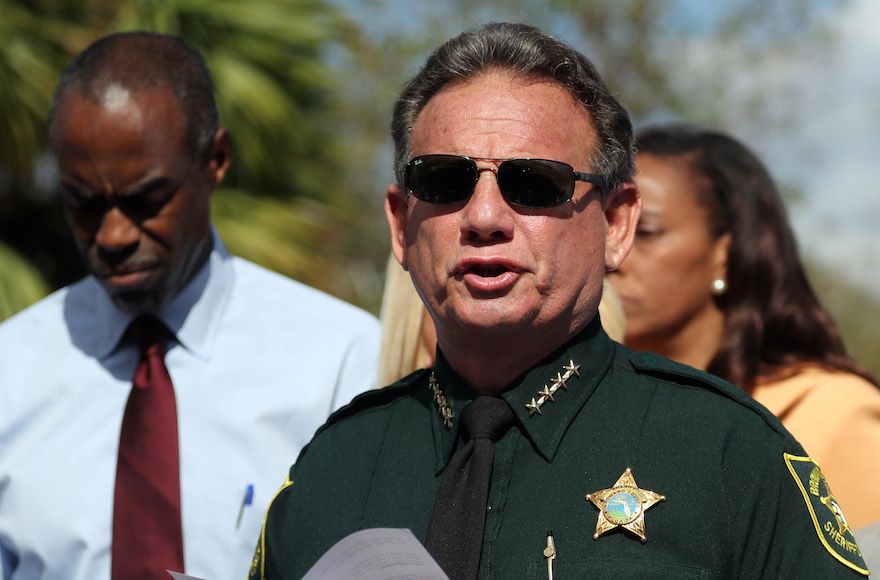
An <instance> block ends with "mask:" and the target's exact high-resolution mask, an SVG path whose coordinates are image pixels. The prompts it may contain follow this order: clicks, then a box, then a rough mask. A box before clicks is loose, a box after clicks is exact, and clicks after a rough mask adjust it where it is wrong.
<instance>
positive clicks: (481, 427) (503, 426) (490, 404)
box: [461, 396, 514, 441]
mask: <svg viewBox="0 0 880 580" xmlns="http://www.w3.org/2000/svg"><path fill="white" fill-rule="evenodd" d="M513 419H514V415H513V411H512V410H511V408H510V406H509V405H508V404H507V403H506V402H505V401H504V399H500V398H498V397H487V396H481V397H477V398H476V399H474V400H473V401H471V402H470V404H469V405H468V406H467V407H465V408H464V410H463V411H462V412H461V425H462V427H464V430H465V431H466V432H467V433H468V435H469V436H470V438H471V439H491V440H492V441H498V440H499V439H500V438H501V437H502V436H503V435H504V433H506V432H507V430H508V429H509V428H510V426H511V425H513Z"/></svg>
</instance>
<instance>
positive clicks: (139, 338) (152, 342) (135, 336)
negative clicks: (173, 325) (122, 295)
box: [128, 314, 174, 354]
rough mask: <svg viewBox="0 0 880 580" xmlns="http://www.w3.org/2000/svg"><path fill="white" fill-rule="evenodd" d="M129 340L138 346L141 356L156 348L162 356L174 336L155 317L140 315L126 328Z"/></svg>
mask: <svg viewBox="0 0 880 580" xmlns="http://www.w3.org/2000/svg"><path fill="white" fill-rule="evenodd" d="M128 331H129V332H130V333H131V338H132V340H134V342H135V344H136V345H137V346H138V351H139V352H140V353H141V354H143V353H145V352H147V350H149V349H150V347H154V346H158V347H160V350H161V352H162V353H163V354H164V352H165V346H166V345H167V344H168V341H169V340H171V339H172V338H173V337H174V335H173V334H172V333H171V331H170V330H168V327H167V326H165V324H163V323H162V321H161V320H159V319H158V318H156V317H155V316H149V315H146V314H142V315H140V316H138V317H137V318H135V319H134V321H132V323H131V326H129V327H128Z"/></svg>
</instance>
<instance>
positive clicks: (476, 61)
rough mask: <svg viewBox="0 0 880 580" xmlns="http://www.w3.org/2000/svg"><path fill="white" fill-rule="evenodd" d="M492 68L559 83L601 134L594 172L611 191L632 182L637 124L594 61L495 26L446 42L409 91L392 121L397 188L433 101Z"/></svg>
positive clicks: (541, 37) (542, 38)
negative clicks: (421, 118)
mask: <svg viewBox="0 0 880 580" xmlns="http://www.w3.org/2000/svg"><path fill="white" fill-rule="evenodd" d="M491 69H502V70H509V71H511V72H513V73H514V74H517V75H522V76H524V77H537V78H545V79H548V80H551V81H554V82H557V83H559V84H560V85H561V86H562V87H563V88H565V89H566V90H567V91H568V92H569V93H570V94H571V95H572V96H573V97H574V98H575V99H576V100H577V101H578V102H579V103H581V104H582V105H583V107H584V109H585V110H586V111H587V113H588V114H589V116H590V120H591V121H592V123H593V126H594V127H595V129H596V132H597V133H598V136H599V143H600V144H599V149H598V151H597V152H596V153H595V154H594V155H593V156H592V158H590V159H587V160H586V161H587V162H588V163H589V164H590V166H591V167H590V171H592V172H593V173H597V174H599V175H602V176H603V177H605V179H606V180H607V182H608V187H609V189H610V190H611V191H613V190H615V189H617V188H618V187H619V186H620V185H621V184H622V183H623V182H625V181H629V180H630V179H632V176H633V171H634V162H633V157H634V155H633V137H632V123H631V122H630V120H629V115H628V114H627V112H626V110H625V109H624V108H623V107H622V106H621V104H620V103H619V102H617V99H615V98H614V97H613V96H612V95H611V91H609V90H608V87H607V86H605V82H604V81H603V80H602V78H601V77H600V76H599V73H598V72H597V71H596V68H595V67H594V66H593V63H592V62H590V60H589V59H588V58H587V57H585V56H584V55H583V54H581V53H580V52H578V51H576V50H575V49H573V48H571V47H569V46H568V45H566V44H564V43H562V42H560V41H558V40H557V39H555V38H553V37H552V36H549V35H547V34H545V33H544V32H542V31H540V30H538V29H537V28H534V27H532V26H527V25H525V24H510V23H492V24H486V25H484V26H481V27H480V28H477V29H475V30H471V31H468V32H464V33H462V34H460V35H459V36H456V37H455V38H453V39H451V40H448V41H446V42H445V43H444V44H443V45H442V46H440V48H438V49H437V50H435V51H434V52H433V53H432V54H431V56H429V57H428V60H427V62H425V66H424V67H422V70H420V71H419V73H418V74H417V75H416V76H415V77H414V78H413V79H412V80H410V81H409V83H408V84H407V85H406V87H405V88H404V90H403V93H402V94H401V95H400V98H399V99H398V100H397V104H396V105H395V107H394V116H393V118H392V121H391V136H392V138H393V139H394V170H395V175H396V178H397V182H398V184H401V185H402V184H403V172H404V168H405V167H406V164H407V162H408V161H409V160H410V156H411V150H410V136H411V134H412V129H413V126H414V125H415V122H416V119H417V118H418V116H419V113H420V112H421V111H422V109H423V108H424V107H425V105H426V104H427V103H428V101H429V100H431V97H433V96H434V95H436V94H437V93H438V92H440V90H441V89H443V87H445V86H446V85H447V84H449V83H451V82H453V81H461V80H465V79H470V78H473V77H475V76H477V75H479V74H480V73H482V72H484V71H487V70H491Z"/></svg>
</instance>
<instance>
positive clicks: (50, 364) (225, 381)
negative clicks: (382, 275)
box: [0, 33, 378, 580]
mask: <svg viewBox="0 0 880 580" xmlns="http://www.w3.org/2000/svg"><path fill="white" fill-rule="evenodd" d="M292 130H295V128H292ZM50 136H51V142H52V147H53V149H54V151H55V154H56V156H57V158H58V162H59V170H60V177H61V184H62V189H63V199H64V205H65V210H66V213H67V216H68V221H69V223H70V225H71V229H72V232H73V236H74V239H75V241H76V243H77V245H78V247H79V249H80V251H81V253H82V255H83V258H84V260H85V262H86V264H87V266H88V269H89V271H90V272H91V275H90V276H88V277H87V278H85V279H83V280H81V281H80V282H78V283H76V284H73V285H71V286H69V287H67V288H64V289H62V290H60V291H58V292H56V293H54V294H53V295H51V296H49V297H48V298H46V299H45V300H43V301H41V302H40V303H38V304H36V305H34V306H33V307H31V308H29V309H27V310H25V311H24V312H22V313H19V314H18V315H17V316H15V317H13V318H12V319H10V320H8V321H7V322H5V323H4V324H2V325H0V565H2V578H4V579H14V578H47V579H62V578H63V579H68V578H69V579H83V580H85V579H89V580H92V579H98V580H100V579H103V578H109V577H110V571H111V553H112V551H111V550H112V549H111V544H112V530H113V510H114V493H115V491H116V490H115V481H116V470H117V453H118V450H119V441H120V430H121V426H122V420H123V414H124V412H125V410H126V402H127V401H128V398H129V392H130V391H131V389H132V377H133V374H134V371H135V367H136V366H137V365H138V360H139V357H140V356H141V355H140V354H139V351H138V348H137V347H136V346H135V344H133V342H132V340H131V338H130V337H129V332H127V331H128V328H129V325H130V323H131V322H132V320H134V319H135V318H137V317H139V316H140V315H143V314H149V315H151V316H153V317H155V318H158V319H159V320H161V322H162V323H163V324H164V325H165V326H166V327H167V328H168V329H169V330H170V331H171V333H173V338H172V339H171V340H170V342H168V344H167V354H166V356H165V364H166V366H167V368H168V372H169V375H170V378H171V382H172V383H173V392H174V398H176V413H177V423H178V441H179V457H180V469H179V480H180V498H179V502H180V513H181V516H180V520H181V524H180V526H181V528H182V535H183V555H184V561H185V568H186V572H187V573H188V574H192V575H195V576H199V577H204V578H210V579H212V580H217V579H222V578H242V577H244V576H245V575H246V573H247V569H248V566H249V563H250V562H249V560H250V556H251V554H252V552H253V547H254V544H255V541H256V539H257V536H258V534H259V527H260V523H261V519H262V515H263V513H264V511H265V508H266V506H267V505H268V503H269V500H270V499H271V497H272V495H273V494H274V492H275V490H276V489H277V487H278V486H279V485H280V484H281V483H282V481H283V480H284V475H285V470H286V468H287V466H288V465H289V464H290V462H291V461H292V460H293V459H294V458H295V457H296V454H297V453H298V452H299V449H300V447H302V446H303V445H304V444H305V443H306V442H307V441H308V440H309V439H310V438H311V436H312V434H313V433H314V431H315V429H316V428H317V427H318V426H319V425H321V424H322V423H323V422H324V420H325V419H326V417H327V415H328V414H329V413H330V412H331V411H332V410H333V409H334V408H336V407H338V406H340V405H343V404H345V403H347V402H348V401H349V400H350V399H351V398H352V397H353V396H354V395H355V394H357V393H359V392H361V391H363V390H366V389H367V388H369V387H370V386H372V385H373V381H374V377H375V363H376V358H377V350H378V325H377V323H376V320H375V319H374V318H373V317H372V316H370V315H368V314H366V313H365V312H363V311H360V310H358V309H356V308H354V307H353V306H350V305H347V304H345V303H343V302H341V301H339V300H336V299H334V298H331V297H329V296H327V295H324V294H322V293H320V292H318V291H316V290H314V289H311V288H308V287H306V286H304V285H302V284H299V283H297V282H294V281H292V280H289V279H286V278H284V277H282V276H279V275H277V274H274V273H272V272H269V271H267V270H264V269H262V268H260V267H258V266H256V265H254V264H251V263H249V262H246V261H244V260H241V259H239V258H234V257H230V256H229V255H228V253H227V252H226V250H225V248H224V247H223V244H222V242H221V240H220V239H219V237H218V236H217V234H216V232H215V231H214V230H213V228H212V226H211V223H210V218H209V198H210V195H211V192H212V190H213V189H214V187H215V186H216V185H217V184H218V183H219V182H220V181H221V180H222V179H223V176H224V174H225V173H226V170H227V168H228V167H229V137H228V134H227V132H226V130H225V129H223V128H221V127H218V123H217V112H216V106H215V104H214V98H213V94H212V86H211V81H210V77H209V75H208V71H207V69H206V67H205V65H204V62H203V61H202V59H201V57H200V56H199V55H198V54H197V53H196V52H195V51H193V50H192V49H191V48H189V47H188V46H187V45H186V44H184V43H183V41H181V40H180V39H177V38H174V37H170V36H164V35H158V34H151V33H127V34H119V35H113V36H109V37H106V38H104V39H102V40H99V41H98V42H96V43H95V44H93V45H92V46H91V47H89V48H88V49H87V50H86V51H84V52H83V53H82V54H81V55H79V56H78V57H77V58H76V59H74V61H73V62H72V63H71V64H70V65H69V66H68V68H67V69H66V70H65V72H64V74H63V75H62V77H61V80H60V82H59V86H58V89H57V91H56V95H55V99H54V101H53V109H52V113H51V116H50ZM132 525H136V524H135V523H134V522H132ZM116 575H117V576H119V574H116ZM163 576H164V577H167V574H165V572H164V570H163V571H160V572H159V575H158V576H155V577H163ZM150 577H153V576H150Z"/></svg>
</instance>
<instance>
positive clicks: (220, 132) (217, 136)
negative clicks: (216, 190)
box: [205, 127, 230, 185]
mask: <svg viewBox="0 0 880 580" xmlns="http://www.w3.org/2000/svg"><path fill="white" fill-rule="evenodd" d="M229 155H230V146H229V131H228V130H227V129H226V127H220V128H219V129H217V131H216V132H215V133H214V137H212V138H211V145H210V149H209V152H208V158H207V164H206V168H205V169H206V170H207V172H208V178H209V179H211V181H212V182H213V183H214V185H217V184H218V183H220V182H221V181H223V178H224V177H226V172H227V171H228V170H229Z"/></svg>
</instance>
